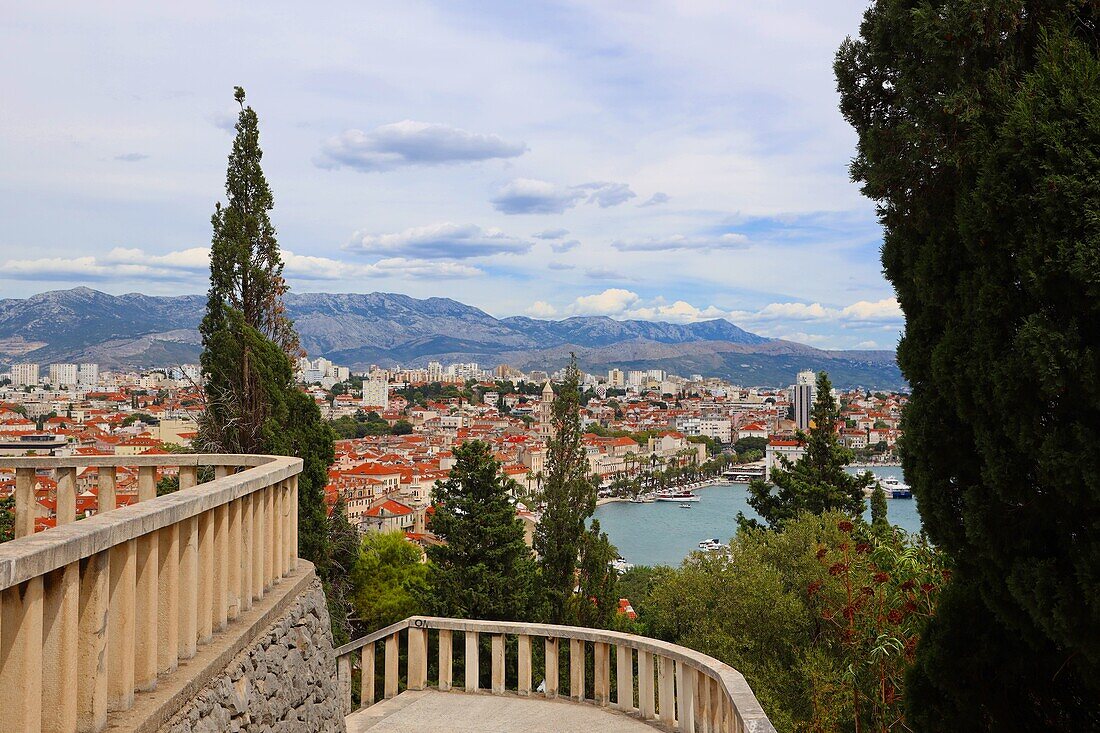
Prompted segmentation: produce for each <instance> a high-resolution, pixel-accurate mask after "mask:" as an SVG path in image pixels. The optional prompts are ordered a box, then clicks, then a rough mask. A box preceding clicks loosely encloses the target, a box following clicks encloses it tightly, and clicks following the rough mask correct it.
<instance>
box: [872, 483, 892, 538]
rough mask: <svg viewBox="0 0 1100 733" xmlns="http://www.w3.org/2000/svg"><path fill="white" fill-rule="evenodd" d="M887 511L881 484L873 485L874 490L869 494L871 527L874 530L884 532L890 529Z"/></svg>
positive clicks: (884, 490)
mask: <svg viewBox="0 0 1100 733" xmlns="http://www.w3.org/2000/svg"><path fill="white" fill-rule="evenodd" d="M888 513H889V510H888V509H887V506H886V489H884V488H882V484H881V483H877V482H876V483H875V490H874V492H873V493H872V494H871V526H872V527H874V528H875V529H876V530H886V529H888V528H889V527H890V519H889V517H888Z"/></svg>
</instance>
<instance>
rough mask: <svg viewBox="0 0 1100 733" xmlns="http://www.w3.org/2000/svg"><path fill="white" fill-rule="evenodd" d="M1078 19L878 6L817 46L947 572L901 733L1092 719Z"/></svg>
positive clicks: (1088, 228)
mask: <svg viewBox="0 0 1100 733" xmlns="http://www.w3.org/2000/svg"><path fill="white" fill-rule="evenodd" d="M1098 21H1100V6H1098V5H1097V4H1096V3H1095V2H1085V1H1084V0H1049V1H1046V2H1020V1H1019V0H1016V1H1010V0H993V1H991V2H983V3H976V2H968V1H964V0H948V1H946V2H940V3H936V4H934V5H932V4H927V5H920V4H915V3H912V2H908V1H903V0H878V1H877V2H875V3H874V4H873V5H872V6H871V8H870V9H869V10H868V11H867V13H866V15H865V17H864V21H863V25H862V26H861V29H860V37H859V38H857V39H854V40H853V39H849V40H848V41H846V42H845V43H844V45H843V46H842V47H841V49H840V51H839V54H838V56H837V62H836V72H837V79H838V86H839V89H840V93H841V110H842V111H843V113H844V115H845V117H846V118H847V119H848V121H849V122H851V124H852V125H853V127H854V128H855V130H856V132H857V133H858V136H859V142H858V151H857V155H856V157H855V159H854V161H853V163H852V168H851V171H852V176H853V178H854V179H855V180H856V181H859V182H861V183H862V184H863V191H864V193H865V194H866V195H867V196H868V197H870V198H872V199H874V200H875V201H876V202H877V204H878V211H879V218H880V220H881V222H882V225H883V230H884V242H883V249H882V260H883V265H884V269H885V273H886V276H887V277H888V278H889V279H890V281H891V282H892V283H893V285H894V287H895V289H896V291H897V294H898V301H899V302H900V304H901V307H902V310H903V311H904V313H905V320H906V329H905V337H904V338H903V339H902V341H901V343H900V344H899V347H898V363H899V365H900V366H901V369H902V371H903V373H904V374H905V376H906V378H907V379H908V381H909V384H910V386H911V388H912V399H911V401H910V403H909V406H908V409H907V410H906V414H905V415H904V418H903V428H904V430H905V439H904V442H903V445H902V460H903V463H904V466H905V473H906V476H907V478H908V479H909V481H910V482H911V484H912V486H913V490H914V493H915V495H916V498H917V501H918V506H919V509H920V513H921V519H922V523H923V526H924V528H925V530H926V531H927V533H928V535H929V537H930V538H931V539H932V540H933V541H934V542H935V543H936V544H937V545H939V546H940V547H941V548H943V549H944V550H946V551H947V552H948V554H949V555H950V556H951V557H952V558H953V559H954V562H955V570H954V573H953V575H952V579H951V582H950V583H949V584H948V587H947V589H946V590H945V592H944V593H943V595H942V596H941V600H940V605H939V608H938V609H937V613H936V616H935V618H933V619H932V621H931V623H930V625H929V628H928V630H927V632H926V633H925V634H924V635H923V637H922V638H921V642H920V644H919V646H918V648H917V659H916V666H915V667H914V669H913V670H912V673H911V679H910V680H909V685H908V697H909V702H910V718H909V719H910V721H911V723H912V724H913V725H914V726H915V727H916V728H917V729H918V730H925V731H932V730H942V729H943V725H944V721H949V725H950V727H951V728H952V729H955V730H1003V731H1007V730H1012V731H1016V730H1047V731H1071V730H1097V729H1100V451H1097V449H1096V446H1097V445H1098V444H1100V379H1098V376H1100V255H1098V253H1100V134H1098V131H1100V61H1098V49H1100V41H1098V34H1097V30H1096V29H1097V23H1098Z"/></svg>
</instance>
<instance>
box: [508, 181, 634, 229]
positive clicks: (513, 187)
mask: <svg viewBox="0 0 1100 733" xmlns="http://www.w3.org/2000/svg"><path fill="white" fill-rule="evenodd" d="M635 196H637V194H636V193H634V192H633V191H631V190H630V186H629V185H628V184H626V183H610V182H606V181H596V182H592V183H582V184H580V185H577V186H559V185H558V184H556V183H551V182H550V181H541V180H538V179H535V178H516V179H514V180H512V181H509V182H508V183H506V184H505V185H504V186H503V187H502V188H501V189H500V190H499V191H498V192H497V195H496V196H494V197H493V199H492V204H493V206H494V207H495V208H496V210H497V211H499V212H501V213H503V214H563V213H565V211H566V210H567V209H572V208H573V207H574V206H576V205H577V204H579V203H581V202H582V201H584V202H586V203H589V204H596V205H597V206H599V207H600V208H601V209H606V208H609V207H611V206H618V205H619V204H622V203H624V202H626V201H629V200H630V199H632V198H634V197H635ZM558 231H562V232H564V230H550V233H556V232H558ZM536 236H537V235H536ZM560 236H565V234H564V233H563V234H561V235H560ZM541 238H542V239H554V238H555V237H541Z"/></svg>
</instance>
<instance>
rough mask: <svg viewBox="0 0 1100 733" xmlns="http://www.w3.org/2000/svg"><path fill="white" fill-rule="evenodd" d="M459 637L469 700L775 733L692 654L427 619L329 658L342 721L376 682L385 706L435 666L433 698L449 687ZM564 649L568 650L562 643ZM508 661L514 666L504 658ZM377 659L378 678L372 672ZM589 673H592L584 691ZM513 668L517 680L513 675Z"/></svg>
mask: <svg viewBox="0 0 1100 733" xmlns="http://www.w3.org/2000/svg"><path fill="white" fill-rule="evenodd" d="M456 631H457V632H459V633H461V634H462V637H463V639H462V641H463V645H464V647H465V653H464V655H463V657H462V667H463V671H464V679H463V682H462V689H463V690H464V691H466V692H479V691H484V692H489V693H491V694H494V695H502V694H505V693H508V692H510V693H514V694H517V695H519V696H521V697H523V696H531V695H541V696H545V697H547V698H556V697H558V696H559V694H560V695H561V696H562V697H566V696H567V697H568V698H569V699H571V700H574V701H576V702H592V703H594V704H596V705H600V706H613V707H615V708H617V709H619V710H622V711H624V712H626V713H629V714H633V715H636V716H638V717H639V718H641V719H642V720H646V721H656V722H657V723H659V724H660V725H661V726H662V727H664V728H665V729H666V730H677V731H686V732H689V733H696V731H705V732H706V733H744V732H747V731H751V732H752V733H774V730H775V729H774V728H773V727H772V724H771V722H770V721H769V720H768V717H767V715H766V714H765V713H764V710H763V709H762V708H761V707H760V703H759V702H758V701H757V699H756V696H755V695H754V694H753V692H752V690H751V689H750V688H749V685H748V683H747V682H746V681H745V678H744V677H743V676H742V675H741V673H740V672H738V671H737V670H735V669H733V668H732V667H730V666H729V665H726V664H723V663H722V662H720V661H718V660H717V659H714V658H713V657H709V656H707V655H706V654H701V653H700V652H696V651H693V650H691V649H686V648H684V647H681V646H677V645H675V644H669V643H667V642H663V641H658V640H656V639H649V638H646V637H643V636H635V635H633V634H624V633H620V632H616V631H604V630H601V629H586V628H578V627H575V626H552V625H548V624H528V623H515V622H500V621H468V620H462V619H452V618H434V617H425V616H413V617H412V618H408V619H405V620H404V621H400V622H398V623H396V624H393V625H392V626H387V627H386V628H384V629H379V630H378V631H376V632H374V633H373V634H369V635H367V636H365V637H363V638H361V639H357V640H356V641H353V642H351V643H349V644H345V645H344V646H342V647H340V648H339V649H337V650H336V658H337V679H338V681H339V688H340V694H341V702H342V704H343V706H344V713H345V715H347V714H350V713H351V712H352V708H353V703H354V702H355V699H354V698H355V693H356V692H357V693H358V702H359V708H360V709H361V708H365V707H368V706H370V705H372V704H373V703H374V702H375V700H376V699H377V698H376V692H377V691H376V689H375V686H376V677H381V679H382V698H384V699H389V698H391V697H394V696H396V695H397V694H399V693H400V692H401V691H402V689H408V690H423V689H426V688H427V687H428V676H429V668H430V667H434V670H435V678H436V685H437V688H438V689H439V690H441V691H448V690H452V689H454V688H455V686H454V684H453V680H452V674H453V670H454V667H455V659H454V653H453V650H454V638H453V637H454V632H456ZM402 636H404V637H405V644H404V647H405V649H406V657H407V662H406V665H405V675H404V678H402V675H401V669H400V667H401V655H400V650H401V647H402V644H401V637H402ZM482 636H488V637H489V656H490V658H491V664H489V665H488V666H487V671H489V679H488V680H483V679H481V666H482V665H481V663H480V653H481V646H482V642H481V637H482ZM533 638H541V639H542V640H543V648H542V650H541V654H539V652H540V650H538V649H537V647H536V648H535V649H533V648H532V639H533ZM566 641H567V642H568V645H566V644H564V643H563V642H566ZM380 646H381V647H383V649H382V650H381V652H380V650H379V647H380ZM429 647H434V648H435V649H436V655H435V656H436V658H437V660H438V662H437V663H436V664H432V655H430V653H429V651H430V650H429ZM612 649H614V660H615V663H614V664H612V663H611V658H612ZM533 652H534V654H533ZM512 653H514V654H515V657H514V659H513V658H511V657H510V656H509V655H510V654H512ZM535 654H539V655H540V656H541V657H542V661H543V663H542V667H543V669H542V674H541V675H540V676H541V677H542V680H543V681H542V684H541V685H536V686H535V688H534V689H533V688H532V671H533V670H532V659H533V658H534V656H535ZM379 661H380V662H381V664H382V673H381V675H379V674H377V670H378V666H377V665H376V662H379ZM589 666H590V667H591V671H592V673H593V674H592V679H591V681H590V683H589V684H586V680H585V675H586V667H589ZM513 669H514V670H515V672H514V673H511V672H510V671H511V670H513ZM566 669H568V677H569V683H568V689H567V690H559V684H560V683H559V679H560V678H561V677H562V676H564V675H563V674H562V673H563V672H564V671H565V670H566ZM510 673H511V674H514V675H515V678H514V679H508V675H509V674H510ZM536 675H537V673H536ZM537 676H539V675H537ZM486 683H488V684H486ZM589 690H590V691H591V695H590V694H589ZM613 693H614V700H612V696H613ZM460 713H461V708H460V707H458V706H456V715H458V714H460Z"/></svg>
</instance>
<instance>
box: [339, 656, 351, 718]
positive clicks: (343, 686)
mask: <svg viewBox="0 0 1100 733" xmlns="http://www.w3.org/2000/svg"><path fill="white" fill-rule="evenodd" d="M336 689H337V691H338V694H339V695H340V709H341V710H342V711H343V713H344V715H351V655H350V654H344V655H341V656H340V657H338V658H337V659H336Z"/></svg>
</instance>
